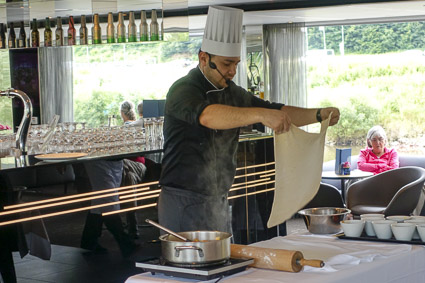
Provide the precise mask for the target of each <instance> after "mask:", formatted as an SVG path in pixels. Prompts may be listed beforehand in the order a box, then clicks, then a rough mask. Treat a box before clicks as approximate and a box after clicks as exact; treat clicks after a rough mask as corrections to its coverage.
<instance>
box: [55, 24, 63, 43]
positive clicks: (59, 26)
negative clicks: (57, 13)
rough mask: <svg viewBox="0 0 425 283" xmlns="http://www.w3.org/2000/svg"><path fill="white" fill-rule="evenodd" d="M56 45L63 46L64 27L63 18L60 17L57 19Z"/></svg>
mask: <svg viewBox="0 0 425 283" xmlns="http://www.w3.org/2000/svg"><path fill="white" fill-rule="evenodd" d="M55 37H56V46H63V28H62V18H61V17H58V18H57V19H56V31H55Z"/></svg>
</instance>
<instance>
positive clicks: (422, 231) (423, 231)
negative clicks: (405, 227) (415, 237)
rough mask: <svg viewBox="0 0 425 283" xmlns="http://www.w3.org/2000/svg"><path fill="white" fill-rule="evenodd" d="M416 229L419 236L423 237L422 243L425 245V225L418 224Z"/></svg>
mask: <svg viewBox="0 0 425 283" xmlns="http://www.w3.org/2000/svg"><path fill="white" fill-rule="evenodd" d="M416 229H417V230H418V234H419V236H420V237H421V241H422V242H424V243H425V223H424V224H416Z"/></svg>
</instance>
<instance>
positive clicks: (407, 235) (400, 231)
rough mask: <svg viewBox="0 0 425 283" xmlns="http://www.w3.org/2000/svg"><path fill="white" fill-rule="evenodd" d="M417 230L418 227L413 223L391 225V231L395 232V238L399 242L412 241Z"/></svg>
mask: <svg viewBox="0 0 425 283" xmlns="http://www.w3.org/2000/svg"><path fill="white" fill-rule="evenodd" d="M415 229H416V226H415V224H413V223H394V224H391V230H392V231H393V234H394V237H395V238H396V240H399V241H411V240H412V237H413V232H415Z"/></svg>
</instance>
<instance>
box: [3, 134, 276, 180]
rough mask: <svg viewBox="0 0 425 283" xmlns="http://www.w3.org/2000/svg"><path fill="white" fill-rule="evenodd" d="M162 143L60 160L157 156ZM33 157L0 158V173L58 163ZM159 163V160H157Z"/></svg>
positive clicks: (250, 137) (246, 138)
mask: <svg viewBox="0 0 425 283" xmlns="http://www.w3.org/2000/svg"><path fill="white" fill-rule="evenodd" d="M272 137H273V135H270V134H266V133H261V132H253V133H244V134H241V135H240V137H239V142H240V143H241V142H249V141H255V140H261V139H268V138H272ZM162 150H163V149H162V143H151V144H147V145H143V146H141V147H140V150H135V151H119V152H114V151H111V152H104V153H100V154H99V153H95V154H89V155H87V156H85V157H82V158H77V159H69V160H60V163H61V164H65V165H66V164H74V163H82V162H87V161H94V160H101V159H108V160H117V159H123V158H131V157H136V156H145V155H151V154H159V153H162ZM37 155H38V154H34V155H22V156H19V157H14V156H3V157H0V172H2V173H3V172H4V173H7V172H10V171H16V170H22V169H24V168H34V167H39V166H51V165H52V164H58V163H59V162H53V161H51V162H46V161H42V160H40V159H37V158H36V157H35V156H37ZM158 161H160V160H158Z"/></svg>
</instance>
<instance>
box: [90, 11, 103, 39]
mask: <svg viewBox="0 0 425 283" xmlns="http://www.w3.org/2000/svg"><path fill="white" fill-rule="evenodd" d="M93 23H94V25H93V30H92V36H93V44H101V43H102V30H101V29H100V25H99V14H94V15H93Z"/></svg>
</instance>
